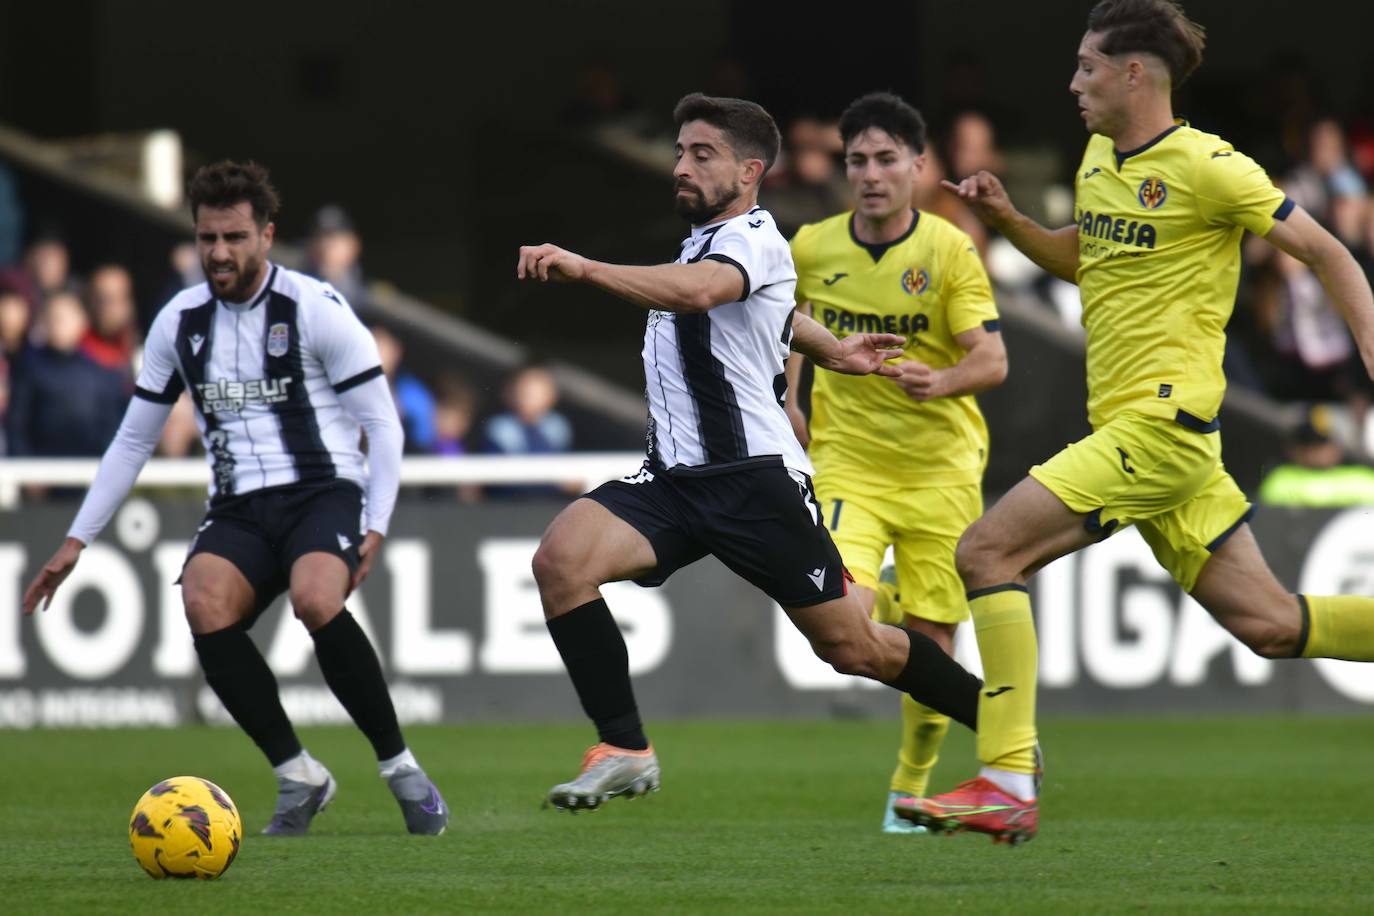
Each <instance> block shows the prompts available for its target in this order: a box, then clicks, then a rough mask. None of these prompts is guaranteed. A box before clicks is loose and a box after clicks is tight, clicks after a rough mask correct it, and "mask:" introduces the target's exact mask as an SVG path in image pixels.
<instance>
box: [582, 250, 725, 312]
mask: <svg viewBox="0 0 1374 916" xmlns="http://www.w3.org/2000/svg"><path fill="white" fill-rule="evenodd" d="M586 281H587V282H588V283H590V284H591V285H593V286H596V287H599V288H600V289H604V290H605V291H606V292H608V293H610V294H612V295H614V296H619V297H620V298H621V299H624V300H626V301H627V302H633V303H634V304H635V305H638V306H641V307H643V308H646V309H659V310H661V311H665V312H705V311H709V310H711V309H713V308H715V307H716V306H718V305H724V304H725V303H727V302H736V301H738V300H739V298H740V296H741V294H743V292H744V278H743V277H742V276H740V272H739V270H738V269H737V268H735V267H733V266H731V265H729V264H722V263H721V262H719V261H698V262H697V263H695V264H656V265H653V266H651V267H636V266H631V265H625V264H606V263H604V262H601V261H590V262H588V264H587V272H586Z"/></svg>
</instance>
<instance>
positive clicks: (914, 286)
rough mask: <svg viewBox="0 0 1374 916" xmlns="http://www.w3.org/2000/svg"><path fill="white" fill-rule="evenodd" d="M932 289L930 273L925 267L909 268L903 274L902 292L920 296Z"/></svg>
mask: <svg viewBox="0 0 1374 916" xmlns="http://www.w3.org/2000/svg"><path fill="white" fill-rule="evenodd" d="M928 289H930V274H928V273H926V271H925V268H919V269H918V268H915V267H909V268H907V271H906V273H904V274H902V292H904V293H906V294H907V295H908V296H919V295H921V294H922V293H924V292H925V291H926V290H928Z"/></svg>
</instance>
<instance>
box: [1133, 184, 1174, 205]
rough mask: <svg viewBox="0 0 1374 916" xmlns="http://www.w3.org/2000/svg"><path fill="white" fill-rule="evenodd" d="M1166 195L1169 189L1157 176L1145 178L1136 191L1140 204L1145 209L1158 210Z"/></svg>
mask: <svg viewBox="0 0 1374 916" xmlns="http://www.w3.org/2000/svg"><path fill="white" fill-rule="evenodd" d="M1168 196H1169V189H1168V188H1166V187H1165V186H1164V182H1163V181H1162V180H1160V179H1158V178H1146V179H1145V180H1144V181H1142V182H1141V183H1140V190H1138V191H1136V197H1138V198H1139V199H1140V205H1141V206H1142V207H1144V208H1145V209H1146V210H1158V209H1159V207H1160V205H1161V204H1162V203H1164V201H1165V199H1166V198H1168Z"/></svg>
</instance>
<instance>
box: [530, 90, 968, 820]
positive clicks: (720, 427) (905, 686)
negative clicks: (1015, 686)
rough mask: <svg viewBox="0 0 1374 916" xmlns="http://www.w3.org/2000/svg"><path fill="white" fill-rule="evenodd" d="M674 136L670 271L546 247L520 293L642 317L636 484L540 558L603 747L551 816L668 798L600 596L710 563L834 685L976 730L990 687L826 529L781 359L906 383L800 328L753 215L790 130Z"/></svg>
mask: <svg viewBox="0 0 1374 916" xmlns="http://www.w3.org/2000/svg"><path fill="white" fill-rule="evenodd" d="M673 116H674V120H675V121H676V123H677V125H678V137H677V145H676V150H677V166H676V168H675V169H674V173H673V174H674V181H675V190H676V200H675V203H676V207H677V211H678V213H679V214H680V215H681V216H682V217H683V218H684V219H686V220H687V221H688V222H689V223H690V224H691V226H692V229H691V234H690V235H689V236H688V237H687V239H686V240H685V241H684V242H683V244H682V250H681V252H680V254H679V256H678V260H677V262H676V263H673V264H662V265H657V266H651V267H631V266H624V265H617V264H607V263H603V262H599V261H592V260H589V259H587V258H584V257H582V256H580V255H577V254H574V253H572V252H570V251H566V250H564V249H562V248H558V247H557V246H554V245H548V244H545V245H538V246H527V247H523V248H521V249H520V257H519V263H518V265H517V267H516V275H517V277H519V278H520V279H531V280H539V281H548V280H557V281H563V282H576V283H587V284H590V285H592V286H595V287H597V288H599V289H602V290H605V291H607V292H610V293H612V294H614V295H616V296H618V297H620V298H622V299H624V300H626V301H628V302H630V303H633V304H634V305H637V306H640V307H642V308H645V309H647V310H648V312H649V317H648V326H647V329H646V331H645V335H644V348H643V352H642V356H643V359H644V371H645V377H646V382H647V384H646V389H645V393H646V396H647V398H648V401H649V429H648V435H647V447H648V456H647V460H646V461H645V463H644V466H643V467H642V468H641V469H640V470H639V471H638V472H637V473H636V474H633V475H632V476H629V477H626V478H624V479H622V480H619V481H613V482H611V483H608V484H605V485H603V486H601V487H598V488H597V489H596V490H593V491H592V492H591V493H588V494H587V495H586V496H584V497H583V498H581V499H578V500H577V501H575V502H574V503H573V504H572V505H571V506H569V507H568V508H566V509H564V510H563V512H561V513H560V514H559V516H558V517H557V518H556V519H554V521H553V523H552V524H550V525H549V528H548V530H547V531H546V532H545V533H544V538H543V540H542V542H541V543H540V545H539V549H538V551H537V552H536V553H535V556H534V575H535V579H536V581H537V582H538V585H539V594H540V598H541V599H542V601H543V605H544V614H545V617H546V618H547V621H548V627H549V634H550V635H551V636H552V638H553V641H554V643H555V645H556V646H557V647H558V651H559V654H560V655H561V656H562V658H563V662H564V664H565V666H566V667H567V669H568V674H569V676H570V677H571V679H572V682H573V687H574V688H575V689H576V691H577V695H578V698H579V699H580V700H581V703H582V708H583V709H584V710H585V711H586V713H587V715H588V716H589V717H590V718H591V719H592V721H593V722H594V723H595V725H596V729H597V734H598V737H599V739H600V740H599V742H598V743H597V744H595V745H593V746H592V748H591V749H589V750H588V751H587V753H586V755H585V756H584V757H583V761H582V772H581V773H580V774H579V775H578V776H577V777H576V778H575V779H573V780H572V781H570V782H567V783H563V784H560V785H557V786H554V787H553V788H552V789H551V790H550V791H549V793H548V801H549V802H550V803H551V804H553V805H554V806H555V807H558V808H564V809H573V810H576V809H579V808H596V807H599V806H600V805H601V804H602V803H603V802H604V801H606V800H607V799H609V798H612V797H616V796H627V797H634V796H637V795H642V794H644V793H645V792H648V791H651V790H654V789H657V788H658V785H659V766H658V759H657V757H656V755H655V753H654V750H653V748H652V747H651V746H650V743H649V739H648V737H647V736H646V735H645V733H644V727H643V724H642V722H641V721H640V717H639V712H638V709H637V707H636V704H635V699H634V692H633V690H632V688H631V685H630V677H629V664H628V658H627V655H626V649H625V641H624V639H623V637H622V636H621V633H620V629H619V627H618V626H617V625H616V622H615V619H614V618H613V617H612V616H611V612H610V610H609V609H608V608H607V606H606V602H605V600H604V599H603V598H602V596H601V592H600V587H601V585H602V584H603V583H606V582H615V581H619V580H623V579H632V580H634V581H636V582H638V583H639V584H641V585H645V586H656V585H659V584H661V583H662V582H663V581H664V580H666V579H667V578H668V577H669V576H670V575H671V574H672V573H673V572H674V571H675V570H677V569H680V568H682V567H683V566H686V565H688V564H690V563H693V562H695V561H697V560H699V559H701V558H702V557H704V556H706V555H707V554H712V555H714V556H715V557H717V558H718V559H719V560H720V561H721V562H723V563H724V564H725V565H726V566H727V567H729V568H730V569H731V570H732V571H733V572H735V573H736V574H737V575H739V576H741V577H743V578H744V579H746V580H748V581H749V582H751V583H752V584H754V585H755V586H757V587H758V588H759V589H761V590H762V591H764V592H765V593H766V594H768V596H769V597H771V598H773V600H775V601H777V602H778V604H779V605H781V606H782V608H783V609H784V610H785V611H786V612H787V614H788V616H789V617H790V618H791V620H792V622H793V623H794V624H795V625H796V626H797V628H798V629H799V630H801V632H802V633H803V634H805V635H806V637H807V639H808V640H810V642H811V645H812V648H813V649H814V650H815V651H816V654H817V655H819V656H820V657H821V658H823V659H824V660H825V661H827V662H829V663H830V664H831V665H832V666H834V668H835V669H836V670H838V671H841V672H844V673H847V674H856V675H862V676H865V677H869V678H873V679H875V680H878V681H881V682H883V683H885V684H888V685H890V686H892V687H895V688H896V689H898V690H901V691H904V692H907V693H910V694H911V695H912V696H914V697H915V698H916V699H917V700H919V701H920V702H922V703H924V704H926V705H928V706H931V707H933V708H935V709H938V710H940V711H941V712H944V713H945V714H947V715H949V716H950V717H951V718H953V719H955V720H956V721H958V722H961V723H963V724H964V725H966V726H970V727H972V726H973V725H974V719H973V711H974V708H975V707H976V705H977V702H978V687H979V682H978V680H977V679H976V678H975V677H973V676H972V675H971V674H969V673H968V672H967V671H965V670H964V669H963V668H961V667H959V665H958V664H956V663H955V662H954V661H953V659H951V658H950V657H949V656H948V655H946V654H945V652H944V651H943V650H942V649H941V648H940V646H939V645H937V644H936V643H935V642H933V641H932V640H930V639H929V638H928V637H926V636H924V635H922V634H920V633H917V632H915V631H913V630H904V629H902V628H900V627H895V626H883V625H880V624H877V623H875V622H874V621H872V620H870V619H869V617H868V615H867V614H866V613H865V611H864V608H863V606H862V604H861V603H860V601H859V600H858V598H857V596H856V595H855V593H854V592H853V591H852V590H850V589H849V587H848V574H847V573H846V571H845V569H844V566H843V564H842V563H841V561H840V557H839V554H838V553H837V551H836V550H835V545H834V544H833V543H831V540H830V536H829V535H828V534H827V533H826V530H825V526H824V524H823V523H822V521H821V513H820V507H819V506H818V504H817V502H816V496H815V493H814V491H813V489H812V486H811V476H810V475H811V464H810V462H809V461H808V460H807V457H806V453H805V452H804V451H803V450H802V448H801V445H800V444H799V443H798V442H797V439H796V436H794V435H793V433H792V429H791V426H790V424H789V422H788V419H787V415H786V414H785V413H784V411H783V407H782V400H783V397H784V395H785V387H786V383H785V376H784V367H783V363H784V360H785V359H786V357H787V353H788V346H789V343H790V345H791V347H792V348H794V349H796V350H798V351H799V352H802V353H805V354H806V355H807V356H809V357H811V359H813V360H814V361H815V362H816V364H817V365H819V366H823V367H825V368H827V369H830V370H832V371H836V372H844V373H849V374H855V375H864V374H870V373H876V374H879V375H884V376H889V377H894V378H895V377H896V376H897V375H898V374H899V373H900V370H899V369H897V367H895V366H890V365H886V363H885V361H886V360H887V359H889V358H895V357H898V356H900V355H901V351H900V350H898V349H895V348H897V347H900V346H901V345H902V344H903V343H904V342H905V338H903V337H900V336H897V335H893V334H851V335H850V336H848V337H846V338H845V339H844V340H837V339H836V338H835V336H834V335H833V334H831V333H830V332H829V331H827V330H826V329H825V328H824V327H822V326H821V325H819V324H817V323H816V322H815V321H813V320H812V319H810V318H808V317H806V316H805V315H796V314H794V291H795V287H796V280H797V278H796V273H795V271H794V269H793V265H792V256H791V252H790V251H789V249H788V245H787V241H786V240H785V239H784V238H783V237H782V235H781V234H780V233H779V232H778V229H777V227H776V224H775V223H774V221H773V218H772V216H771V215H769V213H768V212H767V211H766V210H763V209H762V208H760V207H759V206H757V200H758V189H759V183H760V181H761V180H762V179H763V176H764V174H765V173H766V172H767V171H768V168H769V167H770V166H771V165H772V164H773V161H774V159H775V158H776V157H777V153H778V145H779V138H778V129H777V126H776V125H775V124H774V123H773V119H772V117H771V116H769V114H768V113H767V112H766V111H764V110H763V109H762V108H761V107H759V106H758V105H756V104H754V103H753V102H747V101H743V100H740V99H725V98H711V97H707V96H704V95H700V94H693V95H689V96H686V97H685V98H683V99H682V100H681V101H680V102H679V103H678V105H677V108H676V109H675V110H674V113H673Z"/></svg>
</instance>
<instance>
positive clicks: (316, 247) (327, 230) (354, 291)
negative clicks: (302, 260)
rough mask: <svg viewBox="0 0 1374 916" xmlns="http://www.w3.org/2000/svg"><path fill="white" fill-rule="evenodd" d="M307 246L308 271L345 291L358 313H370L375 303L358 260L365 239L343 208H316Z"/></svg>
mask: <svg viewBox="0 0 1374 916" xmlns="http://www.w3.org/2000/svg"><path fill="white" fill-rule="evenodd" d="M307 248H308V256H309V259H310V265H309V268H308V269H307V273H310V274H312V275H314V276H316V277H319V278H320V279H321V280H324V281H325V282H326V283H328V284H329V285H330V286H332V287H334V288H335V289H336V290H338V291H339V292H340V293H342V294H343V297H344V298H345V299H347V300H348V304H349V305H351V306H353V310H354V311H355V312H357V313H358V314H359V315H364V316H365V315H367V314H369V313H370V312H371V310H372V303H371V301H370V300H369V298H368V294H367V281H366V279H365V278H364V276H363V267H362V264H361V263H360V261H359V258H361V257H362V253H363V240H362V239H361V238H360V237H359V236H358V231H357V229H355V228H354V226H353V220H352V219H350V218H349V216H348V214H347V213H346V212H344V209H343V208H342V207H340V206H338V205H337V204H329V205H328V206H325V207H321V208H320V209H319V210H318V211H316V213H315V218H314V220H313V221H312V223H311V227H310V242H309V245H308V246H307Z"/></svg>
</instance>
